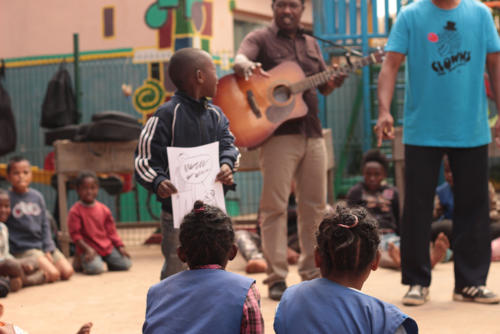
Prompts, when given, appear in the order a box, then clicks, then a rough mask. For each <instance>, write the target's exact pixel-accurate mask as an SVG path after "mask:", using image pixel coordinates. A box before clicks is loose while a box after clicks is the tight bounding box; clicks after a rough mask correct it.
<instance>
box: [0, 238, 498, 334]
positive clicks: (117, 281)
mask: <svg viewBox="0 0 500 334" xmlns="http://www.w3.org/2000/svg"><path fill="white" fill-rule="evenodd" d="M129 250H130V252H131V254H132V256H133V267H132V269H131V270H130V271H129V272H121V273H104V274H102V275H100V276H85V275H82V274H76V275H75V276H74V277H73V278H72V279H71V280H70V281H68V282H59V283H54V284H48V285H44V286H39V287H31V288H27V289H24V290H21V291H19V292H17V293H13V294H11V295H9V296H8V297H7V298H5V299H2V300H0V303H2V304H3V305H4V315H3V317H2V321H5V322H12V323H15V324H17V325H18V326H19V327H21V328H23V329H24V330H26V331H28V332H29V333H31V334H33V333H36V334H72V333H76V331H77V330H78V328H79V327H80V325H81V324H83V323H85V322H87V321H92V322H93V323H94V327H93V330H92V333H98V334H115V333H122V334H128V333H130V334H132V333H140V332H141V328H142V323H143V321H144V312H145V302H146V292H147V290H148V288H149V287H150V286H151V285H152V284H154V283H156V282H157V281H158V276H159V270H160V267H161V263H162V258H161V255H160V249H159V247H158V246H156V245H154V246H133V247H131V248H130V249H129ZM244 266H245V264H244V262H243V260H242V259H241V258H240V257H237V258H236V259H235V261H233V262H231V263H230V265H229V266H228V269H229V270H231V271H234V272H238V273H241V274H243V273H244V272H243V271H244ZM251 276H252V277H254V278H255V279H256V281H257V285H258V288H259V291H260V292H261V295H262V301H261V306H262V310H263V314H264V321H265V324H266V332H267V333H273V330H272V324H273V318H274V312H275V309H276V305H277V302H274V301H272V300H270V299H268V298H267V287H266V286H264V285H263V284H262V280H263V279H264V277H265V275H264V274H256V275H251ZM298 282H299V277H298V275H297V268H296V267H295V266H292V267H291V268H290V275H289V277H288V280H287V283H288V284H289V285H291V284H295V283H298ZM488 286H489V287H490V288H491V289H493V290H494V291H496V292H498V293H500V262H496V263H493V264H492V266H491V269H490V275H489V281H488ZM452 287H453V266H452V264H451V263H447V264H439V265H438V266H437V267H436V268H435V270H434V271H433V284H432V286H431V292H430V293H431V301H430V302H429V303H427V304H426V305H424V306H421V307H404V306H402V305H401V303H400V299H401V297H402V296H403V294H404V293H405V292H406V287H404V286H402V285H401V284H400V274H399V272H396V271H391V270H385V269H379V270H377V271H376V272H373V273H372V275H371V276H370V278H369V279H368V281H367V282H366V284H365V287H364V288H363V291H364V292H365V293H368V294H371V295H373V296H376V297H378V298H381V299H383V300H385V301H387V302H391V303H394V304H396V305H397V306H398V307H400V308H401V309H402V310H403V311H404V312H406V313H408V314H409V315H410V316H412V317H413V318H414V319H415V320H416V321H417V323H418V325H419V327H420V332H421V333H426V334H427V333H429V334H432V333H439V334H443V333H444V334H446V333H453V334H460V333H464V334H465V333H467V334H470V333H484V334H493V333H498V334H500V305H493V306H491V305H490V306H488V305H477V304H470V303H458V302H453V301H452V300H451V293H452Z"/></svg>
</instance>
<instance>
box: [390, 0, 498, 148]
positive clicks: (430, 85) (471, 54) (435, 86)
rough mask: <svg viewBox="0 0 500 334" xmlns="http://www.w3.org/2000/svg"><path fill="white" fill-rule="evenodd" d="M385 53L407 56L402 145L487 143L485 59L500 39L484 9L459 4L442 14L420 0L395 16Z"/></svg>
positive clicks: (471, 2)
mask: <svg viewBox="0 0 500 334" xmlns="http://www.w3.org/2000/svg"><path fill="white" fill-rule="evenodd" d="M385 50H386V51H393V52H397V53H402V54H404V55H406V56H407V57H406V62H407V63H406V69H407V70H406V91H405V108H404V120H403V123H404V131H403V143H405V144H409V145H419V146H437V147H476V146H481V145H485V144H487V143H489V142H490V141H491V133H490V129H489V126H488V115H487V99H486V93H485V87H484V80H483V73H484V71H485V64H486V55H487V54H488V53H494V52H500V39H499V36H498V33H497V31H496V28H495V25H494V22H493V18H492V15H491V13H490V10H489V9H488V7H486V6H485V5H483V4H482V3H480V2H479V1H477V0H461V1H460V4H459V5H458V6H457V7H456V8H454V9H451V10H444V9H440V8H439V7H437V6H436V5H434V4H433V3H432V1H431V0H418V1H416V2H414V3H412V4H410V5H408V6H407V7H405V8H404V9H403V10H402V11H401V12H400V13H399V15H398V17H397V19H396V22H395V24H394V26H393V27H392V30H391V33H390V36H389V40H388V42H387V45H386V47H385Z"/></svg>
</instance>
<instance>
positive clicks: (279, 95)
mask: <svg viewBox="0 0 500 334" xmlns="http://www.w3.org/2000/svg"><path fill="white" fill-rule="evenodd" d="M290 95H291V92H290V88H288V87H287V86H285V85H279V86H276V87H275V88H274V91H273V97H274V99H275V100H276V101H277V102H281V103H283V102H286V101H288V99H289V98H290Z"/></svg>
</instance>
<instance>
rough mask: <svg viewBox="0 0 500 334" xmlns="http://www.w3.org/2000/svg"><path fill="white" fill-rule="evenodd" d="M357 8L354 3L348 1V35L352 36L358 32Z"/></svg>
mask: <svg viewBox="0 0 500 334" xmlns="http://www.w3.org/2000/svg"><path fill="white" fill-rule="evenodd" d="M357 23H358V8H357V6H356V1H349V33H350V34H351V35H354V34H356V33H357V31H358V25H357Z"/></svg>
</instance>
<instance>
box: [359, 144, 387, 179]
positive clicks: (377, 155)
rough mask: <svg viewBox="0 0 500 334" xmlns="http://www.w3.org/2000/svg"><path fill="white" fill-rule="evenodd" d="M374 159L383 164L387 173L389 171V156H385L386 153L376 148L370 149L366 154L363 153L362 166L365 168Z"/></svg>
mask: <svg viewBox="0 0 500 334" xmlns="http://www.w3.org/2000/svg"><path fill="white" fill-rule="evenodd" d="M372 161H374V162H378V163H379V164H381V165H382V167H383V168H384V170H385V172H386V173H388V172H389V161H388V160H387V157H386V156H385V154H384V153H382V152H380V151H379V150H377V149H376V148H374V149H371V150H368V151H366V152H365V154H363V160H362V161H361V168H364V167H365V165H366V164H367V163H369V162H372Z"/></svg>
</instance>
